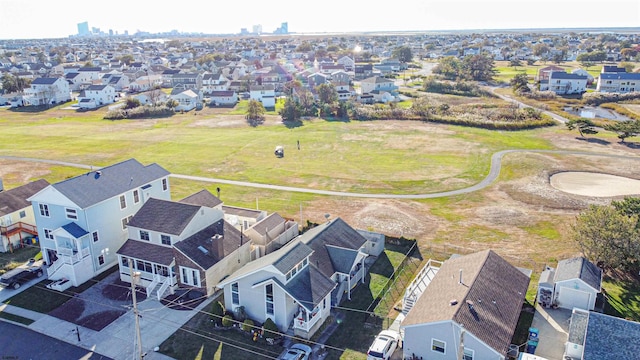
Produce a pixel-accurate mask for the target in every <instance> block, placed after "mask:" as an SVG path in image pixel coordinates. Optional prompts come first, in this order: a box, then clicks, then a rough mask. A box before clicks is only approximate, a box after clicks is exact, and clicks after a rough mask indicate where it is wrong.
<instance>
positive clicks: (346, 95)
mask: <svg viewBox="0 0 640 360" xmlns="http://www.w3.org/2000/svg"><path fill="white" fill-rule="evenodd" d="M336 92H337V93H338V100H340V101H347V100H349V99H351V98H352V97H353V96H354V95H355V94H356V92H355V90H354V89H353V88H352V87H351V86H349V85H348V84H341V85H336Z"/></svg>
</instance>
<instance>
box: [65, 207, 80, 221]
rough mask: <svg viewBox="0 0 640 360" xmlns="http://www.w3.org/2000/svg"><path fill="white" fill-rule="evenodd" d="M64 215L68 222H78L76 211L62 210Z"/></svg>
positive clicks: (70, 209)
mask: <svg viewBox="0 0 640 360" xmlns="http://www.w3.org/2000/svg"><path fill="white" fill-rule="evenodd" d="M64 213H65V215H66V216H67V219H69V220H78V212H77V211H76V209H72V208H64Z"/></svg>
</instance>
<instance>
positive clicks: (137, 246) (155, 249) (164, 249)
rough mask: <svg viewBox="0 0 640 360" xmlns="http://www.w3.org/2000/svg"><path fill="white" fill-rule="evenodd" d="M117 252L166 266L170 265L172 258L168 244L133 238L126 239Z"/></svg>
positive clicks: (171, 251) (171, 250)
mask: <svg viewBox="0 0 640 360" xmlns="http://www.w3.org/2000/svg"><path fill="white" fill-rule="evenodd" d="M117 254H119V255H123V256H126V257H130V258H134V259H140V260H146V261H150V262H154V263H157V264H162V265H167V266H169V265H171V263H172V262H173V258H174V256H173V249H172V248H170V247H168V246H162V245H157V244H151V243H148V242H146V241H140V240H133V239H129V240H127V241H126V242H125V243H124V245H122V247H120V249H119V250H118V251H117Z"/></svg>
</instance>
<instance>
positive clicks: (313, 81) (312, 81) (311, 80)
mask: <svg viewBox="0 0 640 360" xmlns="http://www.w3.org/2000/svg"><path fill="white" fill-rule="evenodd" d="M327 82H329V76H327V75H325V74H322V73H319V72H317V73H313V74H311V75H309V76H307V84H308V85H309V87H310V88H311V89H313V88H315V87H316V86H318V85H322V84H326V83H327Z"/></svg>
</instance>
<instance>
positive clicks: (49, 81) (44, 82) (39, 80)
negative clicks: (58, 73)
mask: <svg viewBox="0 0 640 360" xmlns="http://www.w3.org/2000/svg"><path fill="white" fill-rule="evenodd" d="M56 80H58V78H45V77H42V78H37V79H33V81H32V82H31V84H32V85H51V84H53V83H55V82H56Z"/></svg>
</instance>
